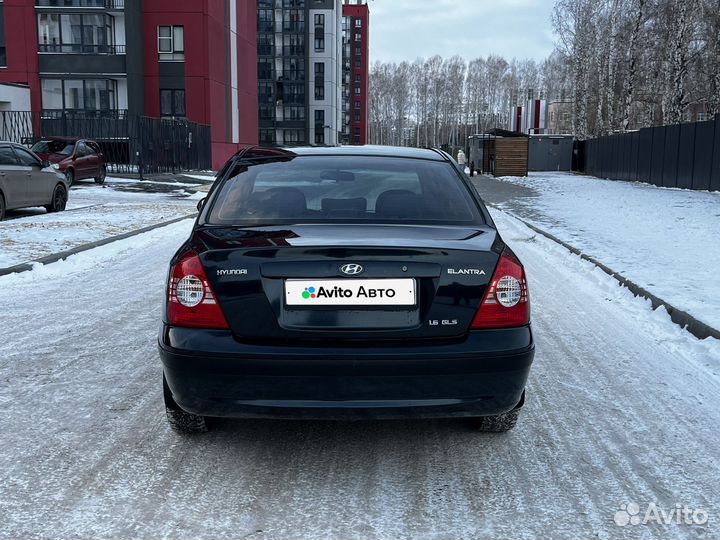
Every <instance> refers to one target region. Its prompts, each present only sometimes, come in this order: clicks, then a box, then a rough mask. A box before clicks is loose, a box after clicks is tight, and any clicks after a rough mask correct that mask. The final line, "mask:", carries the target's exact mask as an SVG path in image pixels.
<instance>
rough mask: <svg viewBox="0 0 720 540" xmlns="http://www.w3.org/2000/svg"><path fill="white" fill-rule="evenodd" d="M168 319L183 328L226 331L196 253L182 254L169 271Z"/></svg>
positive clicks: (224, 323)
mask: <svg viewBox="0 0 720 540" xmlns="http://www.w3.org/2000/svg"><path fill="white" fill-rule="evenodd" d="M168 320H169V322H170V325H171V326H182V327H185V328H213V329H218V330H226V329H228V328H229V326H228V323H227V320H226V319H225V315H223V312H222V310H221V309H220V306H219V305H218V303H217V300H216V299H215V293H214V292H213V290H212V287H211V286H210V283H209V282H208V279H207V275H206V274H205V269H204V268H203V265H202V262H200V257H198V256H197V254H196V253H192V252H190V253H187V254H186V255H184V256H183V257H182V259H180V261H178V263H177V264H176V265H175V266H173V268H172V270H171V271H170V283H168Z"/></svg>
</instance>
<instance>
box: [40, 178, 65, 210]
mask: <svg viewBox="0 0 720 540" xmlns="http://www.w3.org/2000/svg"><path fill="white" fill-rule="evenodd" d="M67 200H68V197H67V190H66V189H65V186H62V185H60V184H58V185H57V186H55V191H54V192H53V198H52V201H51V202H50V204H49V205H47V206H46V207H45V209H46V210H47V211H48V212H62V211H63V210H65V207H66V206H67Z"/></svg>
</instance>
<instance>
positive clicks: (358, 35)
mask: <svg viewBox="0 0 720 540" xmlns="http://www.w3.org/2000/svg"><path fill="white" fill-rule="evenodd" d="M355 41H356V42H358V41H362V34H361V33H360V32H358V33H357V34H355Z"/></svg>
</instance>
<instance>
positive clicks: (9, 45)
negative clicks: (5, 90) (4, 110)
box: [0, 0, 41, 110]
mask: <svg viewBox="0 0 720 540" xmlns="http://www.w3.org/2000/svg"><path fill="white" fill-rule="evenodd" d="M4 9H5V46H6V49H7V67H4V68H0V82H4V83H16V84H25V85H28V86H29V87H30V99H31V103H32V108H33V110H39V109H40V107H41V103H40V97H41V96H40V77H39V76H38V56H37V50H38V34H37V19H36V16H35V2H32V1H28V0H5V2H4Z"/></svg>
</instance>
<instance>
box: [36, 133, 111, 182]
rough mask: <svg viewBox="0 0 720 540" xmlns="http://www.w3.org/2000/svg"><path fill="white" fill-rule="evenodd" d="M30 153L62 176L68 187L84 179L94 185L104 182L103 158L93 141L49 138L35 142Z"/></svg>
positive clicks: (104, 168) (98, 146)
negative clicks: (93, 181)
mask: <svg viewBox="0 0 720 540" xmlns="http://www.w3.org/2000/svg"><path fill="white" fill-rule="evenodd" d="M32 151H33V152H35V154H37V155H38V157H39V158H40V159H44V160H47V161H49V162H50V163H52V165H53V167H54V168H55V169H57V170H58V171H60V172H61V173H62V174H64V175H65V179H66V180H67V184H68V186H71V185H72V184H73V182H75V180H82V179H84V178H92V179H94V180H95V183H96V184H102V183H103V182H105V176H106V174H107V167H106V165H105V156H104V155H103V153H102V150H101V149H100V145H99V144H98V143H96V142H95V141H91V140H88V139H73V138H67V137H50V138H47V139H42V140H40V141H38V142H36V143H35V144H34V145H33V147H32Z"/></svg>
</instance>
